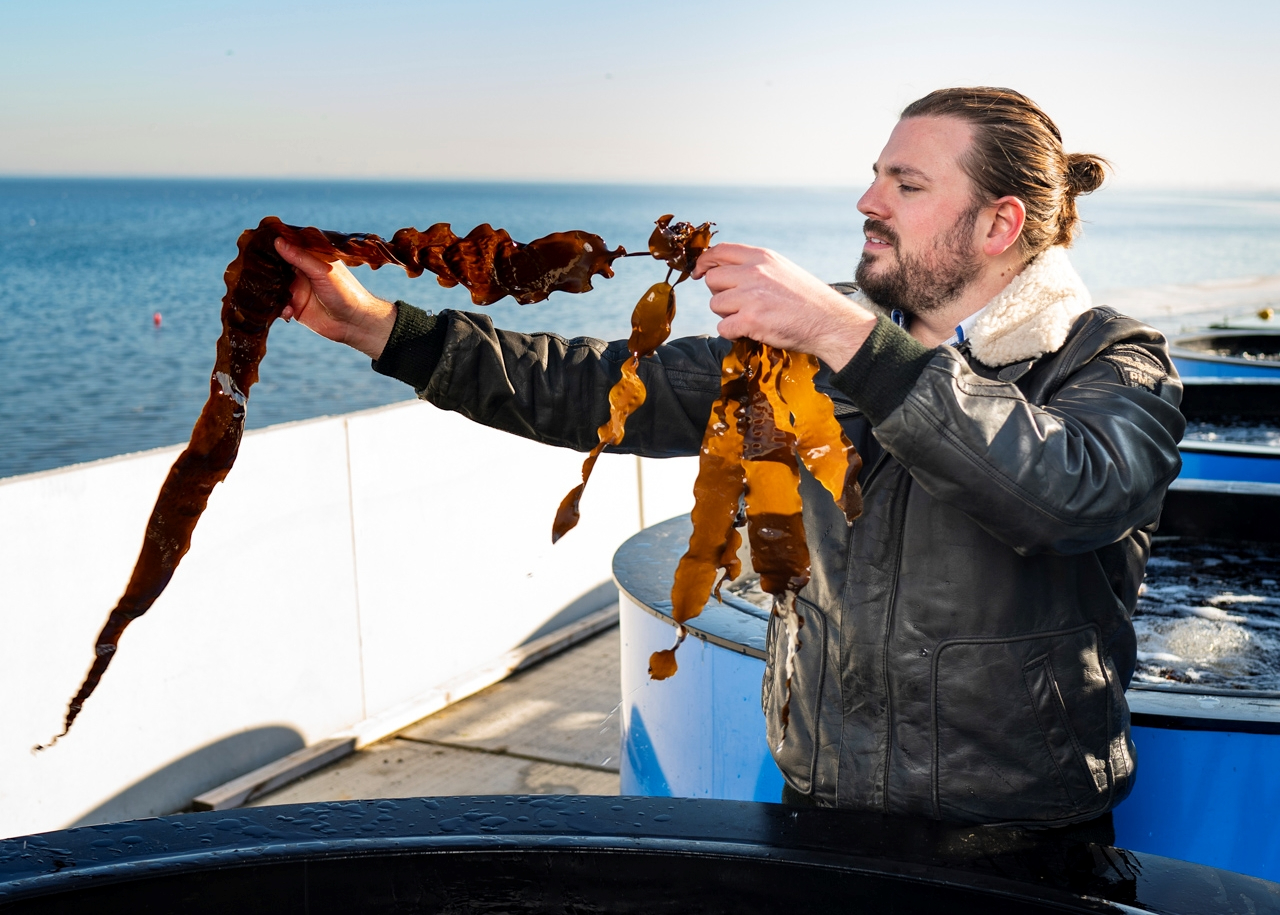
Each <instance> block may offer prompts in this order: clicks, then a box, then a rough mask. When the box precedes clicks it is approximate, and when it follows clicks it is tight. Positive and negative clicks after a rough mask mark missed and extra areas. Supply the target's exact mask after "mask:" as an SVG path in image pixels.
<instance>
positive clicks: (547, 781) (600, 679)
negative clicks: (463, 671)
mask: <svg viewBox="0 0 1280 915" xmlns="http://www.w3.org/2000/svg"><path fill="white" fill-rule="evenodd" d="M618 655H619V641H618V629H617V627H616V626H615V627H614V628H612V629H609V630H607V631H605V632H603V633H601V634H600V635H598V636H595V637H594V638H592V639H590V640H588V641H586V642H583V643H582V644H580V645H577V646H575V647H573V648H571V649H569V650H568V651H565V652H564V653H562V654H559V655H556V656H554V657H552V658H550V659H548V660H546V661H543V662H542V663H541V664H538V665H537V666H535V667H532V668H530V669H528V670H525V671H521V672H520V673H517V674H515V675H513V676H511V677H509V678H507V679H506V680H503V681H502V682H501V683H496V684H494V685H493V686H491V687H489V688H488V689H485V690H483V691H481V692H479V693H476V694H475V695H474V696H471V697H469V698H467V699H463V700H462V701H461V702H458V703H456V704H454V705H451V706H449V707H448V708H446V709H443V710H441V711H439V712H437V713H436V714H434V715H431V716H430V717H428V718H424V719H423V720H422V721H419V722H417V723H416V724H413V725H411V726H409V727H407V728H405V729H404V730H403V731H400V732H399V733H397V734H395V735H393V736H391V737H388V738H387V739H385V740H382V741H379V742H378V743H375V744H372V745H371V746H369V747H366V748H365V749H363V750H360V751H358V752H356V753H354V754H352V755H350V756H347V757H345V758H344V759H342V760H339V761H338V762H336V763H333V764H332V765H330V766H327V767H325V768H323V769H319V770H317V771H316V772H313V773H311V774H310V775H308V776H307V777H305V778H303V779H300V780H299V781H296V782H294V783H292V784H290V785H285V786H284V787H283V788H281V789H279V790H277V791H273V792H272V793H270V794H267V795H264V796H262V797H260V798H257V799H256V800H254V801H253V802H252V803H251V804H250V805H249V806H254V807H261V806H265V805H267V804H298V803H308V802H311V801H337V800H351V799H354V798H375V797H424V796H439V795H449V794H534V793H536V794H617V793H618V751H619V747H620V746H621V742H622V735H621V730H620V728H619V726H618V706H619V703H620V702H621V689H620V687H619V669H618V663H619V662H618Z"/></svg>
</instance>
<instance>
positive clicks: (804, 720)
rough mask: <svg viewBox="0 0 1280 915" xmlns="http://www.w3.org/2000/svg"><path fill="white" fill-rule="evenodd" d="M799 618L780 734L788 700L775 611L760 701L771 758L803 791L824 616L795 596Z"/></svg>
mask: <svg viewBox="0 0 1280 915" xmlns="http://www.w3.org/2000/svg"><path fill="white" fill-rule="evenodd" d="M796 610H797V611H798V612H799V614H800V616H801V617H802V618H803V619H804V625H803V626H802V627H801V629H800V647H799V648H798V649H797V650H796V655H795V660H794V664H793V668H794V669H793V672H792V675H791V690H790V693H791V701H790V707H789V708H788V709H787V719H788V720H787V724H786V728H785V736H784V729H783V724H782V720H783V708H784V706H786V705H787V625H786V622H785V621H784V620H782V618H780V617H779V616H778V615H777V614H771V615H770V616H769V631H768V637H767V655H766V660H765V668H764V681H763V683H762V684H761V705H763V707H764V717H765V733H766V736H767V739H768V741H769V749H770V751H771V752H772V753H773V758H774V761H775V762H777V764H778V768H779V769H781V770H782V773H783V775H784V776H785V777H786V779H787V781H788V782H790V783H791V786H792V787H793V788H795V789H796V790H797V791H800V792H803V793H805V794H808V793H810V792H812V791H813V783H814V773H815V771H816V768H817V764H818V721H819V711H820V709H821V708H822V681H823V678H824V676H825V673H826V658H827V624H826V618H825V617H824V616H823V615H822V613H821V612H819V611H818V609H817V608H816V607H814V605H813V604H811V603H809V602H808V601H806V600H799V599H797V601H796Z"/></svg>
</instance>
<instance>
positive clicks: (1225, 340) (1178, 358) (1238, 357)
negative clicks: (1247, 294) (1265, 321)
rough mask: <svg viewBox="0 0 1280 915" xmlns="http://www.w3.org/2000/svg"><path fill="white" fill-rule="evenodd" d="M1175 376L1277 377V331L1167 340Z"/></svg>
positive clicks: (1215, 333)
mask: <svg viewBox="0 0 1280 915" xmlns="http://www.w3.org/2000/svg"><path fill="white" fill-rule="evenodd" d="M1169 355H1171V356H1172V357H1173V364H1174V365H1175V366H1176V367H1177V369H1178V374H1179V375H1182V376H1183V377H1184V378H1188V377H1196V376H1211V375H1217V376H1223V377H1237V378H1241V377H1253V376H1261V377H1273V378H1274V377H1280V331H1266V330H1215V331H1205V332H1199V333H1194V334H1182V335H1180V336H1177V337H1172V338H1171V339H1170V340H1169Z"/></svg>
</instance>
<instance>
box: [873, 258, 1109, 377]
mask: <svg viewBox="0 0 1280 915" xmlns="http://www.w3.org/2000/svg"><path fill="white" fill-rule="evenodd" d="M863 298H865V297H864V296H861V295H860V296H859V299H863ZM1092 307H1093V300H1092V298H1091V297H1090V296H1089V290H1088V289H1086V288H1085V286H1084V282H1083V281H1082V280H1081V279H1080V274H1078V273H1076V270H1075V268H1074V267H1072V266H1071V261H1070V259H1069V258H1068V257H1067V250H1066V248H1063V247H1061V246H1056V247H1053V248H1050V249H1049V250H1047V251H1045V252H1044V253H1043V254H1039V255H1037V256H1036V257H1035V258H1034V259H1033V260H1032V261H1031V263H1029V264H1027V266H1026V267H1024V268H1023V270H1022V272H1021V273H1019V274H1018V275H1017V276H1016V277H1014V278H1013V282H1011V283H1010V284H1009V285H1008V286H1006V287H1005V288H1004V289H1002V290H1001V291H1000V292H999V293H998V294H997V295H996V296H995V298H993V299H992V300H991V301H990V302H988V303H987V304H986V306H985V307H984V308H983V309H982V311H981V313H979V315H978V320H977V321H976V322H974V325H973V327H972V328H971V329H970V330H969V332H968V334H967V335H966V340H967V341H968V343H969V347H970V352H971V353H973V357H974V358H975V359H977V360H978V361H979V362H982V363H983V364H985V365H989V366H991V367H992V368H999V367H1001V366H1005V365H1012V364H1013V363H1015V362H1023V361H1025V360H1027V359H1038V358H1040V357H1041V356H1043V355H1044V354H1045V353H1052V352H1055V351H1056V350H1058V349H1059V348H1060V347H1061V346H1062V344H1064V343H1066V342H1067V334H1068V332H1070V330H1071V324H1072V322H1074V321H1075V319H1076V318H1078V317H1080V315H1082V314H1084V313H1085V312H1086V311H1088V310H1089V309H1090V308H1092ZM877 310H878V309H877Z"/></svg>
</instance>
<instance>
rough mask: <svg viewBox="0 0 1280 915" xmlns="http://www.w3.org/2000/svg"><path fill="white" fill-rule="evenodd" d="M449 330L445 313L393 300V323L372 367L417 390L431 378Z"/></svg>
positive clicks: (424, 385) (423, 386) (446, 313)
mask: <svg viewBox="0 0 1280 915" xmlns="http://www.w3.org/2000/svg"><path fill="white" fill-rule="evenodd" d="M448 330H449V318H448V312H447V311H446V312H442V313H441V314H438V315H434V314H432V313H431V312H429V311H423V310H422V309H421V308H415V307H414V306H412V305H410V304H409V303H408V302H400V301H397V302H396V323H395V327H393V328H391V336H390V337H388V338H387V345H386V346H385V347H383V349H382V355H381V356H380V357H378V358H377V359H375V360H373V370H374V371H375V372H377V373H378V374H380V375H388V376H390V377H392V378H395V379H397V380H399V381H403V382H404V383H405V384H407V385H409V386H411V387H412V388H413V389H414V390H415V391H421V390H422V389H423V388H425V387H426V386H427V382H428V381H430V380H431V373H432V372H434V371H435V370H436V365H437V364H438V363H439V362H440V356H441V354H443V353H444V338H445V335H446V334H447V332H448Z"/></svg>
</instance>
